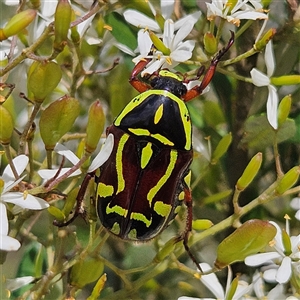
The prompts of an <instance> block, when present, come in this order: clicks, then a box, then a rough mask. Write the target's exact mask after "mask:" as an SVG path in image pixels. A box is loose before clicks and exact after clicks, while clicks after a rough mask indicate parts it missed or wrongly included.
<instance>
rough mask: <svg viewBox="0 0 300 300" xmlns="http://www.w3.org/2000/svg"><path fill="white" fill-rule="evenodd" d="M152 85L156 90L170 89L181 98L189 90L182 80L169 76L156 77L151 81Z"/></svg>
mask: <svg viewBox="0 0 300 300" xmlns="http://www.w3.org/2000/svg"><path fill="white" fill-rule="evenodd" d="M151 86H152V87H153V89H156V90H165V91H169V92H170V93H172V94H174V95H176V96H177V97H179V98H181V97H182V96H183V95H185V94H186V92H187V88H186V86H185V85H184V84H183V83H182V81H179V80H177V79H175V78H173V77H169V76H157V77H154V78H153V79H152V81H151Z"/></svg>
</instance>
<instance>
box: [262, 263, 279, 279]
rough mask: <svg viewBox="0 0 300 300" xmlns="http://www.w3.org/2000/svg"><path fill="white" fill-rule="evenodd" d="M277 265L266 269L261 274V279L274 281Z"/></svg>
mask: <svg viewBox="0 0 300 300" xmlns="http://www.w3.org/2000/svg"><path fill="white" fill-rule="evenodd" d="M277 270H278V268H277V266H276V267H275V268H273V269H269V270H266V271H265V272H264V274H263V279H264V280H265V281H267V282H276V279H275V278H276V274H277Z"/></svg>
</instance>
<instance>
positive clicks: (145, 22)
mask: <svg viewBox="0 0 300 300" xmlns="http://www.w3.org/2000/svg"><path fill="white" fill-rule="evenodd" d="M147 3H148V4H149V6H150V8H151V11H152V13H153V17H155V16H156V12H155V9H154V8H153V7H152V5H151V3H150V1H147ZM173 7H174V1H163V0H162V1H161V12H162V16H163V17H164V19H165V20H168V19H170V17H171V14H172V12H173ZM123 15H124V18H125V20H126V21H127V22H128V23H129V24H132V25H134V26H136V27H138V28H143V29H145V28H147V29H149V30H151V31H154V32H158V33H161V32H162V28H160V26H159V24H158V23H157V22H156V21H155V20H154V19H152V18H150V17H148V16H146V15H144V14H143V13H140V12H139V11H136V10H134V9H127V10H126V11H124V14H123ZM200 16H201V12H200V11H197V12H195V13H192V14H190V15H187V16H185V17H183V18H181V19H179V20H177V21H176V22H174V28H175V30H178V29H179V28H180V27H181V26H182V25H183V24H185V23H186V22H187V21H191V22H194V24H195V23H196V22H197V21H198V19H199V18H200ZM148 52H149V49H148Z"/></svg>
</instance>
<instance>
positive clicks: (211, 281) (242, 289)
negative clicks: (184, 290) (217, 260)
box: [178, 263, 252, 300]
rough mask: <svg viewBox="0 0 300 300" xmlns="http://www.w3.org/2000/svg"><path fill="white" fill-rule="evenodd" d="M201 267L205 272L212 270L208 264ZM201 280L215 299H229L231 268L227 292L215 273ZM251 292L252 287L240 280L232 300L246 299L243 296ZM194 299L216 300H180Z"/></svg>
mask: <svg viewBox="0 0 300 300" xmlns="http://www.w3.org/2000/svg"><path fill="white" fill-rule="evenodd" d="M200 266H201V269H202V270H203V271H204V272H207V271H209V270H211V267H210V265H209V264H207V263H202V264H200ZM200 280H201V282H202V283H203V284H204V285H205V286H206V287H207V288H208V289H209V290H210V291H211V292H212V293H213V294H214V295H215V296H216V298H215V299H227V296H228V295H227V293H228V292H229V291H230V288H231V283H232V272H231V269H230V268H228V277H227V286H226V291H224V289H223V287H222V285H221V284H220V282H219V280H218V278H217V276H216V274H215V273H211V274H208V275H202V276H201V278H200ZM251 290H252V285H248V283H246V282H245V281H243V280H239V281H238V286H237V288H236V291H235V292H234V295H233V298H231V299H236V300H237V299H246V298H244V297H243V296H244V295H246V294H248V293H249V292H250V291H251ZM192 299H194V300H201V299H203V300H205V299H214V298H192V297H186V296H182V297H179V298H178V300H192Z"/></svg>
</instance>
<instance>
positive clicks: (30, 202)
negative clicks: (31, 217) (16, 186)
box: [2, 193, 49, 210]
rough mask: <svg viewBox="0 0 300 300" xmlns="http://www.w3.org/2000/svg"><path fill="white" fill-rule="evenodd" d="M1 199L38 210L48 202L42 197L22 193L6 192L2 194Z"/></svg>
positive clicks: (46, 205)
mask: <svg viewBox="0 0 300 300" xmlns="http://www.w3.org/2000/svg"><path fill="white" fill-rule="evenodd" d="M2 200H3V201H5V202H9V203H13V204H15V205H18V206H20V207H22V208H28V209H33V210H39V209H44V208H47V207H49V204H48V203H47V202H46V201H45V200H43V199H42V198H38V197H35V196H32V195H30V194H27V195H26V194H23V193H6V194H5V195H3V196H2Z"/></svg>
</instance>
